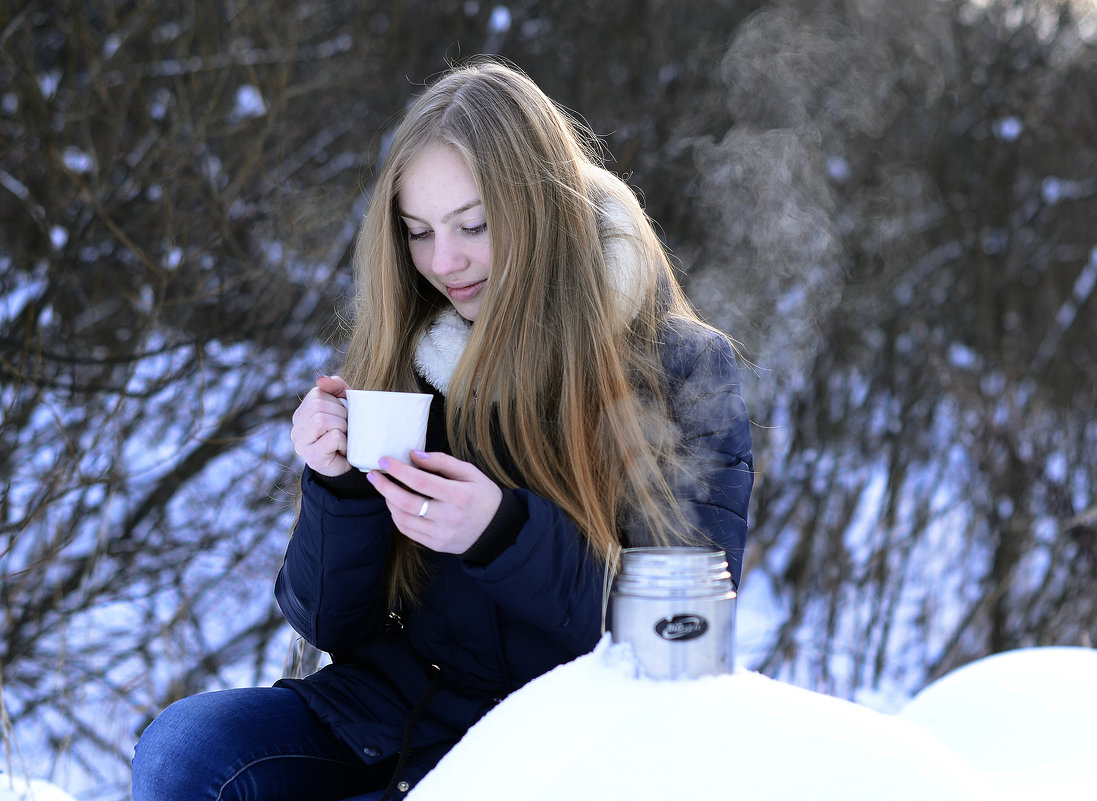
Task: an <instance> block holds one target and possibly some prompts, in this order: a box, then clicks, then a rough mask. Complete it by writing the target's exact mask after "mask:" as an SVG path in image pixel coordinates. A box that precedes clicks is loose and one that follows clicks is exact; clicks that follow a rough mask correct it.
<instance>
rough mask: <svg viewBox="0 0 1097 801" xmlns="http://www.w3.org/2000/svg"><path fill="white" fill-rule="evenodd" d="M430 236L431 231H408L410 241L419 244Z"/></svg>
mask: <svg viewBox="0 0 1097 801" xmlns="http://www.w3.org/2000/svg"><path fill="white" fill-rule="evenodd" d="M428 236H430V231H411V230H409V231H408V240H409V241H411V242H418V241H419V240H421V239H426V238H427V237H428Z"/></svg>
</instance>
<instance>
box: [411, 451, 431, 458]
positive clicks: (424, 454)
mask: <svg viewBox="0 0 1097 801" xmlns="http://www.w3.org/2000/svg"><path fill="white" fill-rule="evenodd" d="M412 453H413V454H415V458H416V459H429V458H430V454H429V453H427V452H426V451H412Z"/></svg>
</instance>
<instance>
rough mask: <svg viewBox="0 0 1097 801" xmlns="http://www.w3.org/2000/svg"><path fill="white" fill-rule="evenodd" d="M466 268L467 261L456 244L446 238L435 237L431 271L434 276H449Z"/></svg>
mask: <svg viewBox="0 0 1097 801" xmlns="http://www.w3.org/2000/svg"><path fill="white" fill-rule="evenodd" d="M466 266H468V259H467V258H465V255H464V252H463V251H462V250H461V248H460V246H459V245H458V243H456V242H453V241H452V240H450V239H449V238H448V237H437V238H436V239H435V242H434V261H433V262H432V264H431V269H432V270H434V274H435V275H449V274H450V273H453V272H457V271H458V270H461V269H463V268H464V267H466Z"/></svg>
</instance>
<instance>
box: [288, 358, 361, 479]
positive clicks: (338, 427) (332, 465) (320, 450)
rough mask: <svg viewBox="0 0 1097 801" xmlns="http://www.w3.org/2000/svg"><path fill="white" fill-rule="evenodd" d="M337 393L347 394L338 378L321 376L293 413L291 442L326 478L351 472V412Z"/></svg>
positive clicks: (344, 385)
mask: <svg viewBox="0 0 1097 801" xmlns="http://www.w3.org/2000/svg"><path fill="white" fill-rule="evenodd" d="M335 393H342V394H346V382H344V381H343V380H342V379H341V378H339V377H338V376H321V377H320V378H318V379H317V386H315V387H313V388H312V389H310V390H309V391H308V393H307V394H306V395H305V397H304V398H303V399H302V401H301V404H300V405H299V406H298V407H297V410H296V411H295V412H294V413H293V426H292V428H291V429H290V440H292V442H293V446H294V450H295V451H296V453H297V455H298V456H300V457H301V458H302V459H303V460H304V461H305V464H307V465H308V466H309V467H311V468H312V469H313V470H315V471H316V472H318V473H320V474H321V475H325V476H336V475H341V474H342V473H345V472H346V471H347V470H349V469H350V463H349V462H347V460H346V453H347V411H346V409H345V408H344V407H343V404H342V403H340V402H339V396H338V395H337V394H335Z"/></svg>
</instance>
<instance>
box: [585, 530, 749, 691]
mask: <svg viewBox="0 0 1097 801" xmlns="http://www.w3.org/2000/svg"><path fill="white" fill-rule="evenodd" d="M735 596H736V588H735V584H734V583H733V582H732V580H731V573H730V572H729V571H728V562H727V558H726V556H725V554H724V552H723V551H721V550H719V549H709V548H688V547H674V548H626V549H625V550H623V551H622V552H621V565H620V569H619V571H618V573H617V576H616V578H615V579H614V581H613V589H612V591H611V592H610V597H609V609H608V617H607V624H608V628H609V631H610V633H611V635H612V637H613V641H614V642H615V643H621V642H627V643H630V644H631V645H632V650H633V653H634V654H635V656H636V659H637V660H638V662H639V663H640V667H641V668H642V671H643V673H644V674H645V675H646V676H649V677H651V678H657V679H678V678H696V677H698V676H708V675H714V674H720V673H731V672H732V670H733V640H734V634H735Z"/></svg>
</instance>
